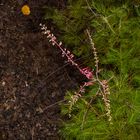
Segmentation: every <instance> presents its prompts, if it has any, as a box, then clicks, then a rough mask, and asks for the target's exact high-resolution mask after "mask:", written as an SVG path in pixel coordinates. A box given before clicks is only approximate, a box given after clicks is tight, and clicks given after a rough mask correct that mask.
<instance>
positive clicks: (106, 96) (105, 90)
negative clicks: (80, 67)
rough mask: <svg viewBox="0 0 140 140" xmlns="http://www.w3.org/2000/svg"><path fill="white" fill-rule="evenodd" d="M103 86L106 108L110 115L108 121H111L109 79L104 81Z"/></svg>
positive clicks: (107, 113)
mask: <svg viewBox="0 0 140 140" xmlns="http://www.w3.org/2000/svg"><path fill="white" fill-rule="evenodd" d="M102 88H103V94H102V96H103V98H102V99H103V101H104V104H105V110H106V115H107V117H108V121H109V122H111V120H112V116H111V109H110V100H109V98H108V96H109V95H110V90H109V85H108V81H107V80H103V81H102Z"/></svg>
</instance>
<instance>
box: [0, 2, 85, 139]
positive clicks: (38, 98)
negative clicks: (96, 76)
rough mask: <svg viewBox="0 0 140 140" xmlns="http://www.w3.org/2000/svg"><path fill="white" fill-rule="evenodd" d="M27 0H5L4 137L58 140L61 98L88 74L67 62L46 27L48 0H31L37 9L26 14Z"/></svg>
mask: <svg viewBox="0 0 140 140" xmlns="http://www.w3.org/2000/svg"><path fill="white" fill-rule="evenodd" d="M22 4H23V3H22V0H3V1H0V140H31V139H33V140H58V139H60V137H59V134H58V132H59V129H60V125H61V118H62V117H61V115H60V107H59V106H58V104H56V105H54V106H51V107H50V108H48V109H46V108H47V106H49V105H52V104H55V103H56V102H58V101H60V100H62V99H63V97H64V95H65V93H66V91H67V90H73V89H75V88H76V87H78V85H79V83H80V82H82V80H83V78H81V75H80V74H79V73H78V72H73V71H75V69H74V68H72V66H67V67H64V65H65V63H64V60H63V59H62V58H61V52H60V51H59V50H57V49H56V48H55V47H52V46H50V45H49V43H48V40H47V39H46V37H45V36H43V35H42V34H41V33H40V29H39V26H38V25H39V23H40V22H42V17H43V12H42V6H43V5H44V4H48V5H52V6H59V7H60V8H61V6H64V5H65V3H64V1H62V0H61V1H58V2H57V0H54V1H53V0H50V1H48V0H30V1H29V2H28V4H29V6H30V8H31V15H29V16H24V15H22V13H21V11H20V9H21V6H22Z"/></svg>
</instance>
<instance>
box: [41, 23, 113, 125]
mask: <svg viewBox="0 0 140 140" xmlns="http://www.w3.org/2000/svg"><path fill="white" fill-rule="evenodd" d="M40 26H41V30H42V33H43V34H44V35H47V38H48V39H49V42H50V43H51V44H52V46H56V47H57V48H59V49H60V50H61V52H62V57H66V58H67V61H68V63H71V64H72V65H73V66H75V67H76V68H77V69H78V70H79V71H80V73H81V74H83V75H85V76H86V78H87V79H88V80H89V81H88V82H84V84H83V85H81V86H80V89H79V91H77V92H75V94H74V95H72V96H71V100H70V101H69V103H70V106H69V117H71V110H72V106H73V105H74V104H75V103H76V102H77V100H78V99H79V98H80V97H81V96H82V93H85V87H87V86H91V85H93V84H94V83H95V82H97V83H99V85H100V86H101V87H102V88H99V91H100V92H101V95H102V99H103V101H104V104H105V110H106V115H107V117H108V121H109V122H111V120H112V117H111V111H110V100H109V99H108V95H109V94H110V92H109V87H108V82H107V81H106V80H103V81H101V80H100V79H99V77H98V74H99V68H98V62H99V59H98V56H97V52H96V48H95V46H94V43H93V41H92V38H91V35H90V33H89V31H88V30H87V34H88V37H89V41H90V44H91V46H92V49H93V54H94V59H95V67H96V73H95V77H94V75H93V72H92V71H91V70H90V68H89V67H85V68H81V67H80V66H79V65H78V64H77V63H76V62H75V61H74V55H73V54H72V53H71V52H70V51H69V50H67V49H66V48H64V47H63V46H62V42H58V41H57V38H56V37H55V36H54V34H52V33H51V31H50V30H48V29H47V26H45V25H43V24H40ZM105 81H106V82H105Z"/></svg>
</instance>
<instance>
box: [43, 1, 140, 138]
mask: <svg viewBox="0 0 140 140" xmlns="http://www.w3.org/2000/svg"><path fill="white" fill-rule="evenodd" d="M87 2H89V3H87ZM45 18H46V19H51V20H52V22H53V24H55V25H56V26H57V27H58V29H59V30H60V33H61V37H60V39H61V40H62V41H63V42H64V44H65V45H66V47H69V48H70V49H72V50H73V52H74V53H75V54H76V55H77V56H86V55H88V54H89V52H91V48H90V45H89V43H88V40H87V36H86V34H85V29H87V28H88V29H90V31H91V32H92V37H93V40H94V43H95V46H96V48H97V50H98V55H99V58H100V65H101V66H103V68H104V70H103V72H102V73H101V75H100V76H101V78H102V79H106V78H109V77H113V78H112V80H111V81H110V92H111V95H110V101H111V113H112V118H113V119H112V123H113V124H110V123H109V122H108V121H107V118H106V115H105V110H104V104H103V101H102V99H100V97H96V92H97V87H96V85H95V86H92V87H91V88H90V89H88V92H87V93H85V94H84V96H83V97H82V98H80V99H79V101H78V102H77V103H76V104H75V105H74V106H73V110H72V117H71V119H69V120H68V121H66V122H64V127H63V129H62V132H61V134H62V136H63V137H64V138H65V139H66V140H74V139H75V140H101V139H103V140H111V139H114V140H135V139H136V140H138V139H140V136H139V132H140V92H139V86H140V75H139V69H140V65H139V58H140V57H139V54H140V51H139V50H140V3H139V1H138V0H124V1H123V2H122V1H120V0H106V1H104V0H94V1H93V0H90V1H89V0H88V1H87V0H77V1H74V0H69V3H68V5H67V7H66V8H65V9H62V10H58V9H50V8H49V7H47V12H46V16H45ZM87 59H89V60H90V62H88V65H89V66H91V67H94V60H93V58H87ZM86 61H87V60H86ZM71 94H72V93H69V94H68V95H67V96H66V98H68V99H69V98H70V97H71ZM91 98H95V99H94V101H93V103H92V104H91V106H92V107H90V109H88V111H87V108H88V105H87V103H89V102H90V99H91ZM86 111H87V114H86V118H85V119H83V116H85V112H86ZM68 112H69V104H66V105H63V106H62V113H63V114H65V115H66V114H68Z"/></svg>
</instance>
